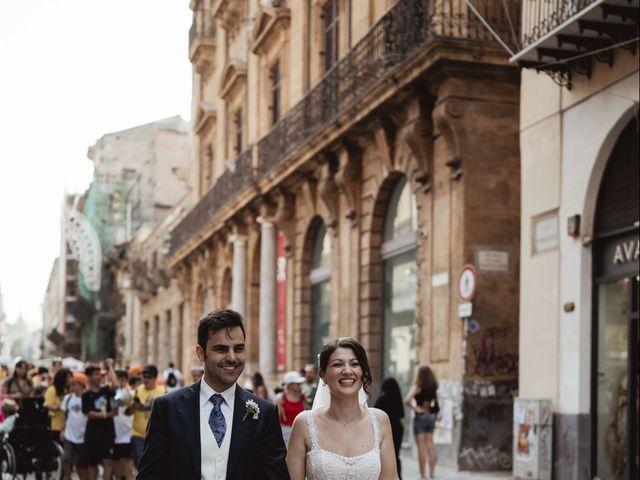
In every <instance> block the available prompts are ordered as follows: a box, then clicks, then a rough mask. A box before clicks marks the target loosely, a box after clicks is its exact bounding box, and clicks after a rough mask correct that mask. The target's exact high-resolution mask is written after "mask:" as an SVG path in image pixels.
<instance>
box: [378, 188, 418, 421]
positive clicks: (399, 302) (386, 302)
mask: <svg viewBox="0 0 640 480" xmlns="http://www.w3.org/2000/svg"><path fill="white" fill-rule="evenodd" d="M416 230H417V213H416V206H415V199H414V196H413V193H412V192H411V188H410V185H408V184H407V179H406V177H402V178H401V179H400V180H399V181H398V183H397V185H396V186H395V188H394V190H393V192H392V194H391V198H390V199H389V202H388V205H387V211H386V214H385V223H384V236H383V244H382V248H381V253H382V260H383V263H382V265H383V280H384V284H383V319H382V322H383V340H382V341H383V345H382V351H383V352H384V353H383V362H382V365H383V377H388V376H393V377H394V378H395V379H396V380H398V383H399V384H400V388H401V389H402V391H403V392H406V391H407V390H408V388H409V387H410V385H411V382H412V380H413V371H414V368H415V362H416V344H415V305H416V262H415V257H416V254H415V249H416ZM405 431H408V428H406V429H405Z"/></svg>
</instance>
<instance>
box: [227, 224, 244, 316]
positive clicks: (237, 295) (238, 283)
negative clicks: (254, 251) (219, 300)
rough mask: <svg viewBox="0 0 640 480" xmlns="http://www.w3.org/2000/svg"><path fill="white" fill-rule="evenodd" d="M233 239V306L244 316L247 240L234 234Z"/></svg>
mask: <svg viewBox="0 0 640 480" xmlns="http://www.w3.org/2000/svg"><path fill="white" fill-rule="evenodd" d="M231 241H232V242H233V266H232V269H231V308H232V309H233V310H235V311H236V312H238V313H240V314H241V315H242V316H244V314H245V290H246V281H247V240H246V238H244V237H242V236H239V235H234V236H233V237H232V239H231Z"/></svg>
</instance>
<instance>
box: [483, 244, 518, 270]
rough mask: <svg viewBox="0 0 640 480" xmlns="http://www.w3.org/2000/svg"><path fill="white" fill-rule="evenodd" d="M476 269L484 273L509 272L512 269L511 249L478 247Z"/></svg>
mask: <svg viewBox="0 0 640 480" xmlns="http://www.w3.org/2000/svg"><path fill="white" fill-rule="evenodd" d="M476 269H477V270H478V271H479V272H483V273H509V271H510V270H511V252H510V250H509V249H508V248H500V247H480V248H477V249H476Z"/></svg>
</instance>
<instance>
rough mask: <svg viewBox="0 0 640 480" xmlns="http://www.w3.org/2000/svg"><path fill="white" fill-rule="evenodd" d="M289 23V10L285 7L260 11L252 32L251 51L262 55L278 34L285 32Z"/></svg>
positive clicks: (266, 8)
mask: <svg viewBox="0 0 640 480" xmlns="http://www.w3.org/2000/svg"><path fill="white" fill-rule="evenodd" d="M290 23H291V10H290V9H289V8H287V7H264V8H261V9H260V13H259V14H258V18H257V19H256V23H255V26H254V28H253V32H252V33H251V51H252V52H253V53H255V54H257V55H262V54H264V53H265V51H266V50H267V45H269V43H270V42H271V41H272V39H274V38H275V37H276V35H277V34H278V33H280V32H283V31H286V30H287V29H288V28H289V24H290Z"/></svg>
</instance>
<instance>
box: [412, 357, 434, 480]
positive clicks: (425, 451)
mask: <svg viewBox="0 0 640 480" xmlns="http://www.w3.org/2000/svg"><path fill="white" fill-rule="evenodd" d="M405 405H406V406H407V407H409V408H410V409H411V410H413V411H414V413H415V416H414V417H413V434H414V436H415V438H416V446H417V447H418V470H419V471H420V478H421V479H424V478H427V475H426V463H427V459H428V461H429V477H428V478H433V477H434V475H435V470H436V463H437V462H438V453H437V451H436V448H435V445H434V444H433V432H434V430H435V428H436V420H437V419H438V412H439V411H440V407H439V405H438V380H437V378H436V376H435V374H434V373H433V370H431V368H430V367H429V366H427V365H418V366H417V367H416V376H415V379H414V383H413V386H412V387H411V390H410V391H409V393H408V394H407V396H406V397H405Z"/></svg>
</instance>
